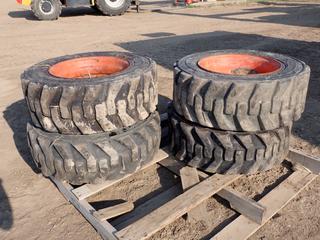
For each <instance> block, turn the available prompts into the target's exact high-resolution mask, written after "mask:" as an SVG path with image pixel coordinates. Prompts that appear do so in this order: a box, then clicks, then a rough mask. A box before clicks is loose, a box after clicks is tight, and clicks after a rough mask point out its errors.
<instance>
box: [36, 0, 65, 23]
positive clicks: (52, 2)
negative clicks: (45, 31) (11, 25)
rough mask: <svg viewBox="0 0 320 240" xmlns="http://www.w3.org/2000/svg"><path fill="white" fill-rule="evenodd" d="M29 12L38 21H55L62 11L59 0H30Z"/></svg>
mask: <svg viewBox="0 0 320 240" xmlns="http://www.w3.org/2000/svg"><path fill="white" fill-rule="evenodd" d="M31 10H32V12H33V14H34V15H35V16H36V17H37V18H38V19H39V20H57V19H58V18H59V16H60V14H61V11H62V3H61V2H60V0H32V2H31Z"/></svg>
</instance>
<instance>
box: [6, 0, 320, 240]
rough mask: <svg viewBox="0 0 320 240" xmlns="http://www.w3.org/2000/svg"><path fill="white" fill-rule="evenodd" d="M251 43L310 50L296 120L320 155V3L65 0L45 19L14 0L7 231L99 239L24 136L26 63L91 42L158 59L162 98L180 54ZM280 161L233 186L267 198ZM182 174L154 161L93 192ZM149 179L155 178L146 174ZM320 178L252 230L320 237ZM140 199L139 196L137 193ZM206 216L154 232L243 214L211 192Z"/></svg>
mask: <svg viewBox="0 0 320 240" xmlns="http://www.w3.org/2000/svg"><path fill="white" fill-rule="evenodd" d="M228 48H244V49H259V50H266V51H273V52H279V53H285V54H289V55H292V56H294V57H297V58H299V59H302V60H304V61H305V62H306V63H308V64H309V65H310V66H311V69H312V75H311V81H310V86H309V92H308V99H307V105H306V110H305V113H304V114H303V117H302V118H301V119H300V120H299V121H298V122H296V123H295V125H294V129H293V137H292V139H291V145H292V147H295V148H298V149H303V151H305V152H308V153H310V154H313V155H315V156H320V137H319V136H320V81H319V78H320V57H319V56H320V4H319V3H316V2H315V3H312V2H306V1H304V2H300V3H299V2H291V3H288V2H279V3H264V4H250V5H238V6H219V7H211V8H209V7H205V8H188V9H179V10H176V9H175V10H170V9H165V10H163V11H157V12H142V13H140V14H137V13H135V12H134V11H130V12H129V13H127V14H125V15H124V16H121V17H112V18H110V17H104V16H101V15H99V14H97V13H95V12H94V11H93V10H91V9H87V8H80V9H75V10H74V9H67V10H65V11H63V16H62V17H61V18H60V19H59V20H58V21H53V22H40V21H37V20H35V19H34V17H33V16H32V14H31V12H30V11H29V10H27V9H24V8H22V7H21V6H18V5H16V3H15V1H14V0H10V1H2V3H1V5H0V69H1V71H0V80H1V87H0V98H1V101H0V110H1V117H0V129H1V131H0V154H1V156H2V158H1V165H0V239H74V240H75V239H76V240H80V239H92V240H93V239H100V237H99V235H98V234H97V233H96V231H95V230H94V229H93V228H92V227H91V225H90V224H89V223H87V222H86V220H85V219H84V218H83V217H82V216H81V215H80V214H79V213H78V212H77V211H76V210H75V209H74V207H73V206H72V205H70V204H68V203H67V202H66V201H65V199H64V198H63V197H62V196H61V194H60V193H59V192H58V191H57V190H56V188H55V187H54V186H53V184H52V183H51V182H50V181H49V180H47V179H45V178H43V177H42V176H41V174H39V172H38V171H37V170H36V168H35V166H34V165H33V163H32V160H31V156H30V153H29V150H28V148H27V143H26V135H25V127H26V122H27V121H29V117H28V113H27V109H26V105H25V103H24V101H23V100H22V91H21V87H20V79H19V75H20V73H21V72H22V71H23V70H24V69H25V68H26V67H28V66H30V65H32V64H34V63H37V62H39V61H41V60H44V59H47V58H51V57H56V56H60V55H65V54H72V53H78V52H85V51H105V50H119V51H130V52H134V53H138V54H144V55H148V56H150V57H152V58H153V59H154V60H155V61H157V63H158V70H159V88H160V95H161V99H160V100H161V102H163V101H165V99H166V98H165V97H168V98H171V97H172V64H173V62H174V61H175V60H177V59H179V58H181V57H182V56H184V55H187V54H190V53H193V52H196V51H205V50H211V49H228ZM288 174H290V172H289V170H288V169H286V168H284V167H278V168H276V169H274V170H271V171H268V172H266V173H261V174H257V175H253V176H249V177H242V178H241V179H240V180H238V181H237V182H236V183H235V184H234V187H235V188H236V189H237V190H239V191H241V192H243V193H246V194H247V195H248V196H251V197H254V198H255V199H259V198H260V197H261V193H262V194H263V193H265V192H266V191H268V188H265V186H266V185H274V184H277V181H276V179H277V178H278V177H280V176H287V175H288ZM178 182H179V180H178V179H177V178H175V177H173V176H172V175H171V174H169V172H167V170H165V169H159V168H157V167H156V166H154V167H151V168H150V169H148V170H145V171H142V172H141V173H139V174H137V175H136V176H134V177H130V178H129V179H126V180H125V181H124V182H121V183H119V184H117V185H116V186H114V187H113V189H114V190H113V191H109V192H106V193H102V194H100V195H97V196H95V197H94V198H92V199H91V200H92V201H100V200H102V199H107V200H108V199H109V200H110V199H117V198H122V199H130V200H133V201H135V204H136V205H139V204H140V203H142V202H143V201H145V200H147V199H148V198H150V197H152V196H154V195H156V194H158V193H159V192H161V191H163V190H164V189H167V188H168V187H170V186H172V185H174V184H177V183H178ZM146 183H147V184H146ZM319 184H320V178H317V179H316V180H315V181H314V182H313V183H312V184H311V185H309V186H308V187H307V188H306V189H305V190H304V191H303V192H302V193H301V194H299V196H298V197H296V198H295V199H294V200H293V201H291V202H290V203H289V204H288V205H287V206H286V207H285V208H284V209H282V210H281V211H280V212H279V214H277V215H276V216H275V217H274V218H273V219H271V220H270V221H269V222H268V223H267V224H266V225H265V226H263V227H262V228H261V229H260V230H259V231H258V232H257V233H255V234H254V235H253V236H252V237H251V238H250V239H251V240H258V239H260V240H262V239H263V240H265V239H320V197H319V196H320V189H319ZM139 199H140V200H139ZM206 205H207V210H208V216H207V218H208V221H207V222H205V223H204V222H198V223H195V224H191V223H189V222H188V221H186V220H185V219H184V218H180V219H178V220H177V221H175V222H174V223H172V224H170V225H169V226H167V227H166V228H165V229H163V230H161V231H159V232H158V233H156V234H155V235H154V236H153V237H152V239H184V240H190V239H207V238H209V237H210V236H212V235H213V234H214V233H216V232H217V231H218V230H219V229H221V228H222V227H223V226H224V225H225V224H227V223H228V222H230V221H231V220H232V219H234V218H235V217H236V215H235V212H233V211H232V210H230V209H228V208H226V207H225V205H226V203H225V202H224V201H223V200H221V199H219V198H211V199H209V200H208V201H207V202H206Z"/></svg>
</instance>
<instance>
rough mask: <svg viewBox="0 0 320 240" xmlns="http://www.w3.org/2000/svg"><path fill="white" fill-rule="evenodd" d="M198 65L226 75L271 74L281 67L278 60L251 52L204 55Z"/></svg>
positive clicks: (209, 70)
mask: <svg viewBox="0 0 320 240" xmlns="http://www.w3.org/2000/svg"><path fill="white" fill-rule="evenodd" d="M198 65H199V67H200V68H202V69H203V70H206V71H208V72H213V73H221V74H228V75H252V74H271V73H274V72H277V71H279V70H280V68H281V64H280V62H278V61H277V60H275V59H273V58H271V57H265V56H257V55H251V54H221V55H214V56H208V57H204V58H202V59H200V60H199V62H198Z"/></svg>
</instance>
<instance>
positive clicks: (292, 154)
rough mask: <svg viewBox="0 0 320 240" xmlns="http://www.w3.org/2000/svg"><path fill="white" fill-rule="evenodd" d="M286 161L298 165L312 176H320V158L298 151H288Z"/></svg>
mask: <svg viewBox="0 0 320 240" xmlns="http://www.w3.org/2000/svg"><path fill="white" fill-rule="evenodd" d="M287 158H288V160H290V161H291V162H293V163H299V164H301V165H303V166H304V167H305V168H307V169H308V170H310V171H311V172H312V173H314V174H320V158H315V157H312V156H309V155H307V154H305V153H303V152H301V151H299V150H295V149H293V148H291V149H290V151H289V154H288V157H287Z"/></svg>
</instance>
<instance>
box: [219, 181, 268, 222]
mask: <svg viewBox="0 0 320 240" xmlns="http://www.w3.org/2000/svg"><path fill="white" fill-rule="evenodd" d="M217 195H219V196H220V197H222V198H224V199H226V200H227V201H228V202H229V203H230V207H231V208H232V209H234V210H236V211H237V212H238V213H241V214H242V215H244V216H246V217H247V218H249V219H251V220H252V221H255V222H256V223H258V224H261V223H262V220H263V216H264V212H265V211H266V208H265V207H264V206H262V205H261V204H259V203H257V202H256V201H254V200H252V199H251V198H248V197H247V196H245V195H243V194H241V193H239V192H238V191H235V190H234V189H232V188H231V187H225V188H224V189H222V190H221V191H220V192H218V193H217Z"/></svg>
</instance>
